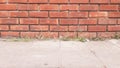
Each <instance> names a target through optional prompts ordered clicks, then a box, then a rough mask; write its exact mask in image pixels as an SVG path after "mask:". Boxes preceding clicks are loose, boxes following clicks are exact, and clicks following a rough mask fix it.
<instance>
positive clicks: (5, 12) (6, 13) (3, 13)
mask: <svg viewBox="0 0 120 68" xmlns="http://www.w3.org/2000/svg"><path fill="white" fill-rule="evenodd" d="M0 17H9V14H8V11H0Z"/></svg>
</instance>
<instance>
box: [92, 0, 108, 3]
mask: <svg viewBox="0 0 120 68" xmlns="http://www.w3.org/2000/svg"><path fill="white" fill-rule="evenodd" d="M90 3H110V0H90Z"/></svg>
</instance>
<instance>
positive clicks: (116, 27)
mask: <svg viewBox="0 0 120 68" xmlns="http://www.w3.org/2000/svg"><path fill="white" fill-rule="evenodd" d="M108 31H120V25H110V26H108Z"/></svg>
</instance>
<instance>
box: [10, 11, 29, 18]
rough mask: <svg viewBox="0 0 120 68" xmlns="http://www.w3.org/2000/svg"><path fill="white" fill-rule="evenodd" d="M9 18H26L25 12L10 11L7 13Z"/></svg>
mask: <svg viewBox="0 0 120 68" xmlns="http://www.w3.org/2000/svg"><path fill="white" fill-rule="evenodd" d="M9 14H10V17H17V18H18V17H28V12H27V11H11V12H9Z"/></svg>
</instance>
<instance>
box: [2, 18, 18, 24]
mask: <svg viewBox="0 0 120 68" xmlns="http://www.w3.org/2000/svg"><path fill="white" fill-rule="evenodd" d="M0 24H2V25H3V24H4V25H11V24H18V19H17V18H0Z"/></svg>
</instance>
